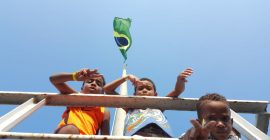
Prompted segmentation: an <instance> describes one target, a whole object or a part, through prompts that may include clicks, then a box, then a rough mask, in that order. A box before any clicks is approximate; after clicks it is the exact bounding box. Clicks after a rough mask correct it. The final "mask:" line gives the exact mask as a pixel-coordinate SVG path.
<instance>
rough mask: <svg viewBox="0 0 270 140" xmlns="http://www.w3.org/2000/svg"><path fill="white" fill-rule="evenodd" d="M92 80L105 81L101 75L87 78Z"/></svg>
mask: <svg viewBox="0 0 270 140" xmlns="http://www.w3.org/2000/svg"><path fill="white" fill-rule="evenodd" d="M91 80H98V81H100V82H101V83H103V78H102V77H101V76H100V77H93V78H90V79H87V80H85V81H91Z"/></svg>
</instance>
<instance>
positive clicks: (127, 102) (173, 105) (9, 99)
mask: <svg viewBox="0 0 270 140" xmlns="http://www.w3.org/2000/svg"><path fill="white" fill-rule="evenodd" d="M89 101H91V102H89ZM197 101H198V99H197V98H169V97H138V96H136V97H135V96H118V95H97V94H71V95H60V94H57V93H42V92H16V91H0V104H14V105H20V106H18V107H17V108H15V109H13V110H12V111H10V112H9V113H8V114H9V115H8V114H6V115H4V116H2V117H1V118H0V138H27V139H29V138H33V139H37V138H46V139H62V138H63V139H65V138H71V139H73V138H74V139H86V138H87V139H102V138H103V139H104V138H105V139H118V138H119V139H131V138H132V139H153V138H147V137H144V138H142V137H140V138H138V137H127V136H81V135H58V134H40V133H16V132H6V131H8V130H9V129H11V128H12V127H14V126H15V125H16V124H17V123H19V122H20V121H22V120H23V119H24V118H25V117H27V116H28V115H30V114H31V113H32V112H34V111H35V110H37V109H38V108H40V107H41V106H42V105H48V106H105V107H117V108H122V107H128V108H145V107H149V108H158V109H162V110H184V111H195V110H196V108H195V105H196V103H197ZM228 101H229V103H230V106H231V109H232V110H234V111H235V112H238V113H251V114H256V115H257V116H258V117H257V124H256V126H257V128H260V129H261V130H262V131H260V130H259V129H257V128H256V127H254V126H253V125H251V124H249V123H243V120H245V119H243V118H242V117H241V116H239V115H238V114H237V113H236V115H235V114H233V115H232V117H233V118H234V123H235V124H234V126H237V127H236V129H237V130H238V131H239V130H240V132H241V134H242V135H243V136H245V137H247V138H248V139H252V138H258V139H265V138H267V139H270V137H269V136H268V135H266V134H265V133H267V130H268V127H269V116H270V115H269V113H268V112H266V109H267V106H268V104H269V101H248V100H228ZM21 104H22V105H21ZM234 111H233V112H234ZM10 113H12V115H10ZM1 120H5V121H1ZM258 122H259V123H258ZM2 126H3V127H2ZM249 128H252V129H254V130H255V132H254V131H253V132H250V131H248V130H247V129H249ZM262 132H264V133H262ZM60 136H61V138H60ZM155 139H161V138H155ZM163 139H164V138H163Z"/></svg>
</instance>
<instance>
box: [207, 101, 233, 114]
mask: <svg viewBox="0 0 270 140" xmlns="http://www.w3.org/2000/svg"><path fill="white" fill-rule="evenodd" d="M202 112H203V113H229V112H230V107H229V106H228V104H226V103H225V102H221V101H207V102H206V103H205V104H204V105H203V107H202Z"/></svg>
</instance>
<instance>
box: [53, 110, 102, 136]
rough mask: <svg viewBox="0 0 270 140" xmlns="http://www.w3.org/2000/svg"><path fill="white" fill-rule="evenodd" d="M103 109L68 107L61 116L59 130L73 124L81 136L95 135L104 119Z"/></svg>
mask: <svg viewBox="0 0 270 140" xmlns="http://www.w3.org/2000/svg"><path fill="white" fill-rule="evenodd" d="M104 111H105V108H104V107H68V108H67V110H66V111H65V112H64V113H63V115H62V120H61V122H60V123H59V125H58V130H59V128H61V127H63V126H65V125H67V124H73V125H75V126H76V127H77V128H78V129H79V130H80V134H82V135H96V134H97V133H98V130H99V128H100V126H101V124H102V121H103V117H104Z"/></svg>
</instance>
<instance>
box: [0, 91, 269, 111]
mask: <svg viewBox="0 0 270 140" xmlns="http://www.w3.org/2000/svg"><path fill="white" fill-rule="evenodd" d="M33 97H34V98H35V99H36V102H38V101H40V100H42V99H44V98H46V105H48V106H105V107H117V108H121V107H129V108H146V107H148V108H158V109H162V110H184V111H195V110H196V103H197V101H198V99H197V98H170V97H149V96H147V97H146V96H119V95H100V94H71V95H63V94H57V93H45V92H44V93H43V92H16V91H14V92H11V91H9V92H7V91H0V104H16V105H18V104H22V103H23V102H25V101H27V100H28V99H30V98H33ZM228 101H229V103H230V106H231V109H233V110H234V111H235V112H239V113H261V112H266V108H267V105H268V104H269V101H250V100H228Z"/></svg>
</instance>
